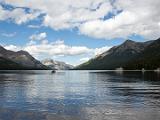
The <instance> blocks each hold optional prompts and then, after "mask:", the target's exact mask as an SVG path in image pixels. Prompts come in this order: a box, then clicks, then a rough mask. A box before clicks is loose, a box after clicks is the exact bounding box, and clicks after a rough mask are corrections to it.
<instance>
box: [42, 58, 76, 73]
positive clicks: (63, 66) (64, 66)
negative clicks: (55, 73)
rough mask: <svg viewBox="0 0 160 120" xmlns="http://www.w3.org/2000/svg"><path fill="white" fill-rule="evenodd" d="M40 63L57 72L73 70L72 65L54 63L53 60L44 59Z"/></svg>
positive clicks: (59, 62)
mask: <svg viewBox="0 0 160 120" xmlns="http://www.w3.org/2000/svg"><path fill="white" fill-rule="evenodd" d="M42 63H43V64H44V65H46V66H48V67H50V68H51V69H57V70H68V69H72V68H73V66H72V65H69V64H66V63H65V62H61V61H55V60H53V59H45V60H43V61H42Z"/></svg>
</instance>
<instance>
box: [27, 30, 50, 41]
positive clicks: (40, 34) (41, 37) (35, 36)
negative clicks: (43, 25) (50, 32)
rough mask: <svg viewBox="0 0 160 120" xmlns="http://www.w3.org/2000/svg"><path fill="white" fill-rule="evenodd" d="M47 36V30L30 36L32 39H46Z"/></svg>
mask: <svg viewBox="0 0 160 120" xmlns="http://www.w3.org/2000/svg"><path fill="white" fill-rule="evenodd" d="M46 37H47V34H46V33H45V32H42V33H39V34H33V35H31V36H30V37H29V39H30V40H32V41H34V40H44V39H45V38H46Z"/></svg>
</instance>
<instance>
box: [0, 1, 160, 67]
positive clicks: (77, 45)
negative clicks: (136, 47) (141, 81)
mask: <svg viewBox="0 0 160 120" xmlns="http://www.w3.org/2000/svg"><path fill="white" fill-rule="evenodd" d="M37 3H39V4H37ZM157 5H160V2H159V0H155V1H154V2H153V1H151V0H142V1H139V0H123V2H122V0H84V2H83V0H82V1H81V0H77V1H74V0H57V1H56V0H55V1H52V0H48V1H41V0H34V1H21V0H15V1H14V2H13V1H12V0H1V1H0V44H1V45H2V46H4V47H5V48H6V49H10V50H14V51H18V50H21V49H22V50H26V51H28V52H29V53H30V54H32V55H33V56H34V57H36V58H37V59H39V60H43V59H46V58H52V59H55V60H59V61H64V62H66V63H69V64H73V65H78V64H80V63H83V62H85V61H87V60H88V59H90V58H92V57H95V56H96V55H98V54H101V53H102V52H104V51H107V50H108V49H109V48H111V47H112V46H115V45H119V44H121V43H122V42H124V41H125V40H126V39H132V40H135V41H146V40H152V39H157V38H158V37H159V30H160V17H159V16H158V15H160V9H159V7H158V9H157ZM153 10H156V12H155V13H154V14H153V13H152V11H153ZM144 11H145V13H144ZM155 17H156V19H155ZM146 19H147V21H146Z"/></svg>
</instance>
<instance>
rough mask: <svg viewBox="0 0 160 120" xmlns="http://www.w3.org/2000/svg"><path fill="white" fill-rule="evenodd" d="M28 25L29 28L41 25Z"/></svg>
mask: <svg viewBox="0 0 160 120" xmlns="http://www.w3.org/2000/svg"><path fill="white" fill-rule="evenodd" d="M27 27H28V28H40V27H41V25H28V26H27Z"/></svg>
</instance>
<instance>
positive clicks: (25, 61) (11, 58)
mask: <svg viewBox="0 0 160 120" xmlns="http://www.w3.org/2000/svg"><path fill="white" fill-rule="evenodd" d="M0 57H1V61H3V62H4V59H5V60H7V61H8V62H7V63H8V64H12V65H13V66H15V69H48V67H46V66H45V65H43V64H42V63H41V62H40V61H38V60H36V59H35V58H34V57H33V56H31V55H30V54H29V53H28V52H26V51H23V50H20V51H17V52H14V51H11V50H7V49H5V48H4V47H2V46H0ZM16 65H17V66H16ZM2 66H6V67H2ZM18 66H19V67H18ZM0 69H10V66H8V68H7V64H6V63H5V62H4V65H2V63H1V65H0ZM11 69H14V68H11Z"/></svg>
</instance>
